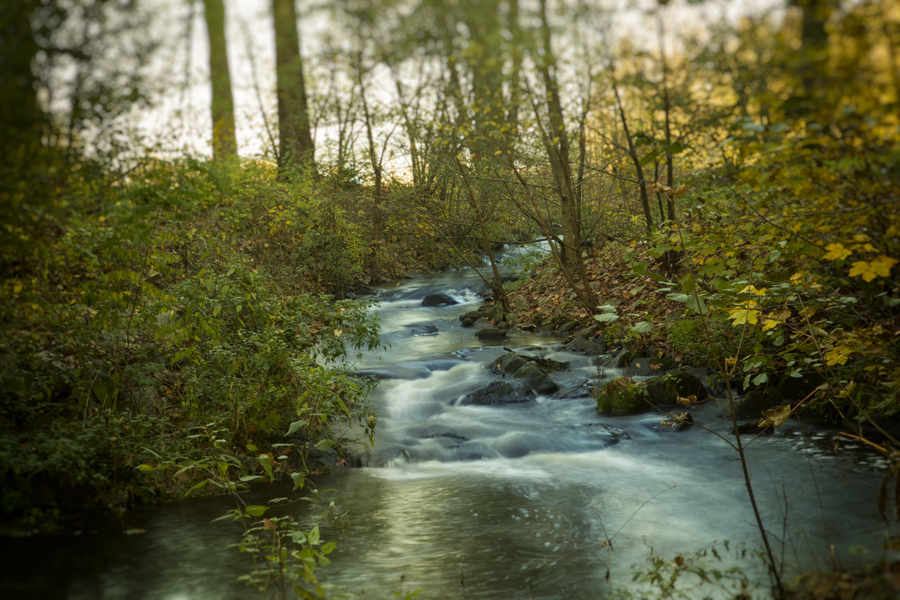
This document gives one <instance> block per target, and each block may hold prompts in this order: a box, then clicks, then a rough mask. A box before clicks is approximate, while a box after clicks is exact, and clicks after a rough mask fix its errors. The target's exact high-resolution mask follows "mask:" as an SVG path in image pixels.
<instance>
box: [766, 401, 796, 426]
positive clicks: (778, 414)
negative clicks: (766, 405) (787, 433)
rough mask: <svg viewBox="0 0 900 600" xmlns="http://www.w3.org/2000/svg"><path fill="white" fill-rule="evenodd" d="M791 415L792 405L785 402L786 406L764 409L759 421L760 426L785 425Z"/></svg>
mask: <svg viewBox="0 0 900 600" xmlns="http://www.w3.org/2000/svg"><path fill="white" fill-rule="evenodd" d="M790 415H791V407H790V406H788V405H787V404H785V405H784V406H779V407H778V408H772V409H770V410H766V411H763V413H762V416H763V418H762V419H760V421H759V426H760V427H769V426H772V427H780V426H781V425H784V423H785V421H787V418H788V417H789V416H790Z"/></svg>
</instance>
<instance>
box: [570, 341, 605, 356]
mask: <svg viewBox="0 0 900 600" xmlns="http://www.w3.org/2000/svg"><path fill="white" fill-rule="evenodd" d="M560 350H562V351H564V352H571V353H573V354H582V355H584V356H599V355H600V351H601V348H600V346H599V345H598V344H595V343H594V342H593V341H591V340H589V339H585V338H583V337H576V338H575V339H574V340H572V341H571V342H569V343H568V344H565V345H564V346H562V347H561V348H560Z"/></svg>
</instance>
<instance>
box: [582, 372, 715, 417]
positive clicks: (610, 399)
mask: <svg viewBox="0 0 900 600" xmlns="http://www.w3.org/2000/svg"><path fill="white" fill-rule="evenodd" d="M691 395H693V396H696V397H697V400H704V399H706V398H707V393H706V388H704V387H703V383H702V382H701V381H700V380H699V379H698V378H697V377H696V376H694V375H691V374H690V373H687V372H685V371H675V372H673V373H666V374H665V375H662V376H660V377H656V378H654V379H650V380H649V381H643V382H641V383H637V382H634V381H632V380H631V379H627V378H625V377H618V378H616V379H613V380H612V381H610V382H609V383H608V384H606V387H605V388H604V389H603V390H601V391H599V392H598V393H597V410H598V411H599V412H602V413H614V414H626V415H627V414H634V413H639V412H642V411H645V410H648V409H650V408H653V407H654V406H659V405H665V404H675V403H676V402H677V401H678V397H679V396H681V397H688V396H691Z"/></svg>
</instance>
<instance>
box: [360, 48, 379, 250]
mask: <svg viewBox="0 0 900 600" xmlns="http://www.w3.org/2000/svg"><path fill="white" fill-rule="evenodd" d="M356 81H357V83H358V84H359V98H360V101H361V103H362V108H363V118H364V120H365V124H366V139H367V140H368V142H369V161H370V162H371V163H372V171H373V172H374V174H375V194H374V196H375V211H374V213H375V214H374V218H373V219H372V237H373V241H374V242H375V243H376V244H377V243H380V242H381V239H382V221H383V219H382V214H381V200H382V191H381V176H382V172H381V160H380V158H379V156H378V153H377V152H376V151H375V136H374V134H373V132H372V129H373V127H372V115H371V114H370V113H369V102H368V100H366V86H365V83H364V82H363V72H362V57H361V56H360V57H357V62H356Z"/></svg>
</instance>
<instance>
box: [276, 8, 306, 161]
mask: <svg viewBox="0 0 900 600" xmlns="http://www.w3.org/2000/svg"><path fill="white" fill-rule="evenodd" d="M272 7H273V9H274V13H275V68H276V73H277V84H276V87H277V92H278V138H279V139H278V175H279V177H282V178H283V177H284V176H285V175H286V174H287V173H288V172H289V171H291V170H296V169H303V168H310V169H312V171H313V172H315V170H316V162H315V146H314V144H313V140H312V133H311V128H310V125H309V107H308V104H307V99H306V83H305V81H304V79H303V58H302V56H301V55H300V34H299V32H298V30H297V9H296V7H295V6H294V0H272Z"/></svg>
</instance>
